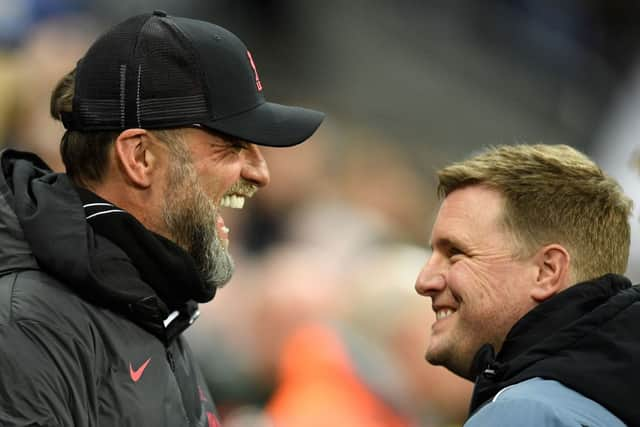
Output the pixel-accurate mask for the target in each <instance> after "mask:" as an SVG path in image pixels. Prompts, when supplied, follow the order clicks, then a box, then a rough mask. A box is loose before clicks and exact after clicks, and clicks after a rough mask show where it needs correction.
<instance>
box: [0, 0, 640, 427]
mask: <svg viewBox="0 0 640 427" xmlns="http://www.w3.org/2000/svg"><path fill="white" fill-rule="evenodd" d="M154 9H163V10H166V11H167V12H169V13H170V14H174V15H182V16H188V17H194V18H199V19H205V20H210V21H212V22H215V23H217V24H220V25H222V26H223V27H226V28H228V29H230V30H231V31H233V32H235V33H236V34H238V35H239V36H240V37H241V38H242V39H243V40H244V41H245V43H246V44H247V46H249V48H250V49H251V50H252V53H253V57H254V59H255V61H256V64H257V67H258V70H259V72H260V76H261V80H262V82H263V85H264V87H265V93H266V96H267V98H268V99H269V100H271V101H275V102H282V103H291V104H298V105H302V106H307V107H310V108H316V109H320V110H323V111H325V112H326V113H327V114H328V117H327V119H326V121H325V123H324V124H323V125H322V127H321V128H320V130H319V132H318V133H317V134H316V135H315V136H314V137H313V138H312V141H311V142H308V143H305V144H303V145H300V146H298V147H294V148H289V149H278V150H275V149H265V150H264V151H265V155H266V156H267V158H268V161H269V164H270V168H271V174H272V183H271V185H270V187H267V189H265V190H263V191H261V192H259V193H258V194H257V196H256V197H254V198H253V199H252V200H250V201H249V202H248V203H247V206H246V207H245V209H243V210H242V211H229V212H225V213H224V216H225V221H226V223H227V225H228V226H229V227H230V229H231V236H232V237H231V240H232V252H233V253H234V256H235V258H236V261H237V266H238V268H237V274H236V276H235V277H234V279H232V281H231V283H230V284H229V285H228V286H227V287H225V288H224V289H223V290H221V291H220V292H219V293H218V295H217V296H216V298H215V300H214V301H213V302H211V303H209V304H207V305H204V306H202V307H201V309H202V316H201V319H200V320H199V321H198V322H197V323H196V324H195V325H194V327H193V328H192V329H191V330H190V332H189V335H188V338H189V339H190V341H191V343H192V346H193V348H194V350H195V351H196V353H197V357H198V358H199V359H200V362H201V364H202V366H203V369H204V372H205V374H206V376H207V379H208V381H209V383H210V384H209V385H210V387H211V389H212V392H213V394H214V396H215V397H216V399H217V403H218V407H219V410H220V415H221V418H222V419H223V422H224V424H225V425H226V426H229V427H243V426H256V427H260V426H263V427H267V426H269V427H289V426H291V427H293V426H295V427H315V426H318V427H319V426H338V427H340V426H348V427H361V426H362V427H378V426H379V427H387V426H394V427H395V426H421V427H434V426H437V427H442V426H455V425H460V424H461V423H462V422H463V420H464V418H465V414H466V409H467V404H468V399H469V395H470V391H471V384H470V383H468V382H466V381H463V380H461V379H458V378H456V377H454V376H453V375H452V374H449V373H448V372H447V371H445V370H444V369H442V368H435V367H432V366H430V365H428V364H427V363H426V362H425V361H424V359H423V354H424V350H425V347H426V343H427V340H428V334H429V330H430V324H431V322H432V321H433V313H432V312H431V308H430V304H429V302H428V301H427V300H425V299H423V298H420V297H418V296H417V295H416V294H415V292H414V290H413V284H414V280H415V277H416V276H417V273H418V271H419V269H420V267H421V265H422V264H423V263H424V262H425V260H426V259H427V257H428V249H427V246H428V245H427V241H428V237H429V230H430V227H431V223H432V221H433V217H434V213H435V211H436V209H437V200H436V197H435V188H434V178H433V174H434V171H435V170H436V169H437V168H438V167H440V166H443V165H444V164H446V163H448V162H450V161H453V160H458V159H461V158H463V157H465V156H468V155H469V154H471V153H473V152H474V151H476V150H478V149H480V148H481V147H483V146H486V145H490V144H509V143H538V142H543V143H564V144H569V145H572V146H574V147H576V148H578V149H580V150H582V151H584V152H586V153H587V154H589V155H591V156H593V157H594V158H595V159H596V160H597V161H598V162H600V164H601V165H602V166H603V167H604V169H605V170H606V171H607V172H609V173H610V174H611V175H613V176H614V177H616V178H618V179H619V180H620V182H621V184H622V185H623V187H624V189H625V191H626V193H627V194H628V195H630V196H631V197H632V198H634V200H635V202H636V205H640V177H639V176H638V174H637V173H636V172H634V171H633V169H632V167H631V164H632V162H633V161H634V160H633V159H634V158H636V159H637V158H638V157H637V156H638V152H639V150H640V142H639V138H640V120H638V118H640V68H639V67H638V65H639V61H638V60H639V59H640V56H639V55H638V54H639V53H640V27H639V26H638V25H637V23H638V22H639V20H640V4H638V3H636V2H614V1H607V0H563V1H546V0H542V1H541V0H485V1H475V0H422V1H417V0H394V1H390V0H387V1H385V0H369V1H363V0H324V1H321V2H320V1H305V2H302V1H295V0H262V1H260V0H253V1H241V0H155V1H151V0H128V1H112V0H0V47H1V49H0V93H1V94H2V96H1V97H0V145H2V146H8V147H16V148H20V149H26V150H32V151H35V152H37V153H39V154H40V155H41V156H42V157H43V158H45V159H46V161H47V162H48V163H49V164H50V165H51V166H52V167H53V168H54V169H56V170H62V165H61V162H60V160H59V157H58V142H59V140H60V137H61V135H62V133H63V130H62V128H61V126H60V124H59V123H57V122H54V121H53V120H51V119H50V118H49V117H48V108H49V104H48V100H49V93H50V90H51V89H52V87H53V85H54V84H55V83H56V81H57V80H58V78H59V77H60V76H62V75H63V74H64V73H66V72H67V71H69V70H70V69H71V68H72V67H73V66H74V64H75V62H76V60H77V59H78V58H79V57H80V56H82V54H83V53H84V51H85V50H86V48H87V47H88V45H89V44H90V42H91V41H92V40H93V39H94V38H95V37H96V35H97V34H99V33H100V32H101V31H103V30H105V29H106V28H108V27H109V26H110V25H113V24H114V23H116V22H119V21H120V20H122V19H123V18H125V17H127V16H129V15H133V14H137V13H142V12H148V11H151V10H154ZM632 224H633V233H634V234H633V236H632V242H633V249H632V260H631V262H630V266H629V271H628V274H629V275H630V277H631V278H632V280H634V282H636V283H637V282H640V238H639V233H640V230H639V229H638V228H639V227H638V226H639V221H638V206H636V209H635V213H634V218H633V219H632Z"/></svg>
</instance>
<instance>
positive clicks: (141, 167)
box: [115, 129, 157, 188]
mask: <svg viewBox="0 0 640 427" xmlns="http://www.w3.org/2000/svg"><path fill="white" fill-rule="evenodd" d="M150 143H151V141H150V135H149V133H148V132H147V131H146V130H144V129H126V130H124V131H122V132H121V133H120V135H118V138H117V139H116V141H115V157H116V164H117V167H118V169H119V170H120V172H121V173H122V174H123V178H124V179H125V180H127V181H129V182H130V183H131V184H133V185H135V186H137V187H141V188H147V187H149V186H150V185H151V175H152V172H153V168H154V167H155V166H156V162H157V158H156V156H155V155H154V153H153V151H152V150H150V145H151V144H150Z"/></svg>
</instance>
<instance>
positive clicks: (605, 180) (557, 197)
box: [438, 144, 633, 281]
mask: <svg viewBox="0 0 640 427" xmlns="http://www.w3.org/2000/svg"><path fill="white" fill-rule="evenodd" d="M438 180H439V184H438V195H439V196H440V198H441V199H442V198H444V197H446V196H447V195H448V194H450V193H451V192H453V191H455V190H456V189H458V188H461V187H465V186H469V185H486V186H488V187H490V188H493V189H495V190H497V191H499V192H500V193H501V194H502V195H503V197H504V201H505V206H504V216H503V225H504V226H505V227H506V229H507V230H508V231H510V232H511V233H512V235H513V237H514V241H515V242H516V246H517V248H518V252H519V255H521V256H526V255H531V254H533V253H534V252H535V251H536V250H537V249H539V248H540V247H542V246H544V245H547V244H550V243H558V244H561V245H562V246H564V247H565V248H566V249H567V250H568V251H569V253H570V254H571V258H572V273H573V275H574V279H575V281H584V280H589V279H593V278H596V277H599V276H601V275H603V274H606V273H618V274H623V273H624V272H625V270H626V268H627V262H628V258H629V245H630V238H631V237H630V226H629V216H630V215H631V210H632V206H633V203H632V201H631V199H629V198H628V197H627V196H625V195H624V193H623V192H622V189H621V187H620V185H619V184H618V183H617V182H616V181H615V180H614V179H613V178H611V177H609V176H607V175H606V174H605V173H604V172H603V171H602V170H601V169H600V168H599V167H598V166H597V165H596V164H595V163H594V162H593V161H591V160H590V159H589V158H588V157H587V156H585V155H584V154H582V153H580V152H579V151H577V150H575V149H573V148H571V147H569V146H567V145H544V144H537V145H511V146H509V145H504V146H496V147H490V148H488V149H487V150H486V151H484V152H483V153H481V154H479V155H477V156H475V157H473V158H471V159H468V160H465V161H462V162H457V163H453V164H451V165H449V166H447V167H445V168H443V169H441V170H440V171H438Z"/></svg>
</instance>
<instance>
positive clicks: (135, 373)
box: [129, 358, 151, 383]
mask: <svg viewBox="0 0 640 427" xmlns="http://www.w3.org/2000/svg"><path fill="white" fill-rule="evenodd" d="M149 362H151V358H148V359H147V361H146V362H144V363H143V364H142V365H141V366H140V367H139V368H138V369H136V370H135V371H134V370H133V367H131V362H129V375H131V379H132V380H133V382H134V383H137V382H138V380H139V379H140V377H141V376H142V373H143V372H144V370H145V369H146V368H147V365H148V364H149Z"/></svg>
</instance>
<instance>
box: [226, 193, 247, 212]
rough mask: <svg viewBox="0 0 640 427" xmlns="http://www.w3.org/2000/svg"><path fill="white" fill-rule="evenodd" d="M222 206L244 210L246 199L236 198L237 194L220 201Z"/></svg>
mask: <svg viewBox="0 0 640 427" xmlns="http://www.w3.org/2000/svg"><path fill="white" fill-rule="evenodd" d="M220 206H221V207H223V208H232V209H242V207H243V206H244V197H243V196H236V195H235V194H233V195H231V196H224V197H223V198H222V199H221V200H220Z"/></svg>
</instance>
